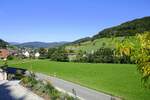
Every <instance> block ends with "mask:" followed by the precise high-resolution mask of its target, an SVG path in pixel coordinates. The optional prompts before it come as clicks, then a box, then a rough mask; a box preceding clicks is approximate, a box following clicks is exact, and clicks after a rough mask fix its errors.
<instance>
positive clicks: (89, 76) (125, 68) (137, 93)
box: [9, 60, 150, 100]
mask: <svg viewBox="0 0 150 100" xmlns="http://www.w3.org/2000/svg"><path fill="white" fill-rule="evenodd" d="M21 62H22V61H10V62H9V65H12V66H18V67H22V68H27V69H30V70H33V71H37V72H42V73H46V74H49V75H54V74H55V73H56V75H57V76H58V77H60V78H63V79H65V80H69V81H73V82H76V83H79V84H81V85H84V86H87V87H90V88H93V89H96V90H98V91H103V92H106V93H109V94H113V95H115V96H121V97H123V98H124V99H127V100H149V98H150V95H149V94H150V91H149V90H146V89H144V88H143V87H142V85H141V81H140V77H139V74H138V72H137V70H136V66H135V65H129V64H128V65H125V64H122V65H121V64H88V63H87V64H85V63H64V62H50V61H48V60H31V62H28V60H27V62H26V60H25V61H24V62H25V63H21Z"/></svg>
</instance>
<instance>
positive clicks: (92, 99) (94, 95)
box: [36, 73, 119, 100]
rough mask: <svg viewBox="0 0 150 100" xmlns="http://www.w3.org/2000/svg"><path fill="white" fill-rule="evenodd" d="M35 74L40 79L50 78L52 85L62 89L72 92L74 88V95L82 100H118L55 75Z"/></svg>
mask: <svg viewBox="0 0 150 100" xmlns="http://www.w3.org/2000/svg"><path fill="white" fill-rule="evenodd" d="M36 76H37V77H38V78H39V79H41V80H50V82H51V83H52V85H53V86H55V87H57V88H59V89H61V90H62V91H66V92H68V93H73V91H72V89H74V90H75V93H76V95H77V96H78V97H80V99H82V100H119V99H118V98H115V97H112V96H110V95H107V94H104V93H101V92H97V91H95V90H92V89H88V88H86V87H83V86H80V85H78V84H75V83H72V82H68V81H65V80H62V79H59V78H56V77H51V76H48V75H45V74H41V73H36Z"/></svg>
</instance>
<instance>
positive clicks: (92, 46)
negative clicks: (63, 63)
mask: <svg viewBox="0 0 150 100" xmlns="http://www.w3.org/2000/svg"><path fill="white" fill-rule="evenodd" d="M123 38H124V37H116V38H100V39H96V40H94V41H86V42H82V43H81V44H80V45H79V44H72V45H68V46H66V49H73V50H75V51H76V52H77V51H78V50H82V51H87V52H91V51H92V50H94V51H95V50H97V49H99V48H101V47H102V46H103V43H105V47H108V48H112V47H115V41H116V40H117V39H123ZM129 40H131V41H135V37H134V36H130V37H129Z"/></svg>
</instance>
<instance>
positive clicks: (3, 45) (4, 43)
mask: <svg viewBox="0 0 150 100" xmlns="http://www.w3.org/2000/svg"><path fill="white" fill-rule="evenodd" d="M7 45H8V43H7V42H5V41H4V40H2V39H0V48H6V46H7Z"/></svg>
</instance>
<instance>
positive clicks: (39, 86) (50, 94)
mask: <svg viewBox="0 0 150 100" xmlns="http://www.w3.org/2000/svg"><path fill="white" fill-rule="evenodd" d="M20 84H21V85H23V86H24V87H26V88H28V89H30V90H31V91H33V92H34V93H36V94H38V95H39V96H41V97H43V98H44V99H45V100H79V99H78V98H75V97H72V96H69V95H68V94H67V93H62V92H59V91H58V90H56V89H55V88H54V87H53V86H52V85H51V83H50V82H49V81H47V80H45V81H42V80H37V79H36V78H35V75H34V74H33V73H32V75H31V76H26V77H24V78H23V79H22V80H21V82H20Z"/></svg>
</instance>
